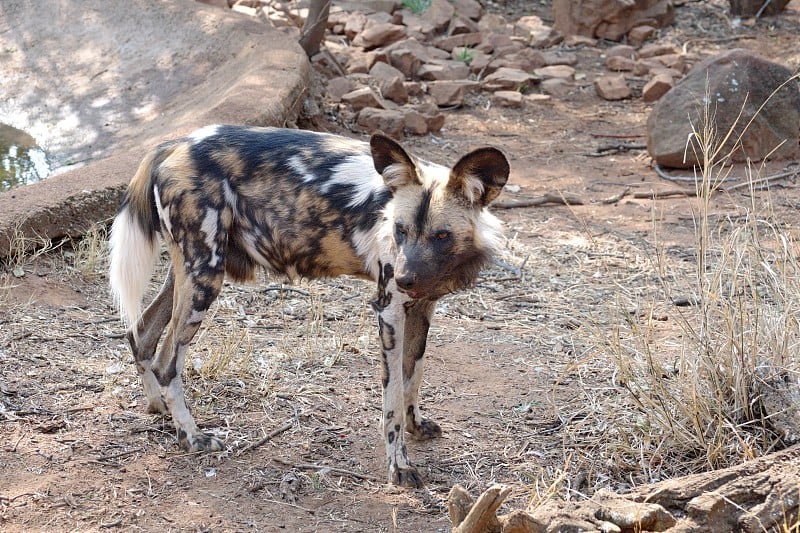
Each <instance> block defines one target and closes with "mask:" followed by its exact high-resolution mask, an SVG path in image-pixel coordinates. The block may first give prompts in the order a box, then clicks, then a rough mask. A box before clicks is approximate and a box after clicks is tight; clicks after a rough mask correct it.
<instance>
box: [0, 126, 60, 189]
mask: <svg viewBox="0 0 800 533" xmlns="http://www.w3.org/2000/svg"><path fill="white" fill-rule="evenodd" d="M50 171H51V163H50V160H49V157H48V155H47V152H45V151H44V150H42V149H41V148H40V147H39V146H38V145H37V144H36V141H35V140H34V138H33V137H31V136H30V135H28V134H27V133H25V132H24V131H22V130H19V129H17V128H13V127H11V126H8V125H6V124H2V123H0V191H7V190H8V189H11V188H13V187H19V186H21V185H26V184H28V183H33V182H34V181H39V180H42V179H44V178H46V177H47V176H48V175H49V174H50Z"/></svg>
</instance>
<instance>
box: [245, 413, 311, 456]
mask: <svg viewBox="0 0 800 533" xmlns="http://www.w3.org/2000/svg"><path fill="white" fill-rule="evenodd" d="M298 417H299V415H298V416H295V417H293V418H292V419H291V420H287V421H286V423H285V424H283V425H282V426H281V427H279V428H277V429H273V430H272V431H271V432H270V433H268V434H266V435H264V436H263V437H262V438H261V439H259V440H257V441H256V442H253V443H251V444H248V445H247V446H245V447H244V448H242V449H241V450H239V452H238V453H237V454H236V455H237V456H239V455H242V454H244V453H246V452H249V451H251V450H254V449H256V448H258V447H259V446H263V445H264V444H266V443H268V442H269V441H271V440H272V439H274V438H275V437H277V436H278V435H280V434H281V433H283V432H285V431H289V430H290V429H291V428H292V426H293V425H294V422H295V420H297V418H298Z"/></svg>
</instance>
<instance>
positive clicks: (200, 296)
mask: <svg viewBox="0 0 800 533" xmlns="http://www.w3.org/2000/svg"><path fill="white" fill-rule="evenodd" d="M170 252H171V255H172V265H173V277H174V281H173V283H174V296H173V299H172V300H173V301H172V321H171V322H170V324H169V327H168V328H167V334H166V336H165V338H164V342H163V343H162V345H161V349H160V350H159V352H158V356H157V357H156V358H155V359H153V361H152V365H151V369H152V372H153V375H154V376H155V378H156V381H157V382H158V385H159V388H160V390H161V394H162V396H163V397H164V401H165V402H166V405H167V408H168V410H169V413H170V414H171V415H172V420H173V422H174V424H175V428H176V430H177V433H178V442H179V443H180V445H181V447H183V448H184V449H185V450H187V451H192V452H193V451H218V450H221V449H222V448H223V447H224V445H223V443H222V441H221V440H220V439H218V438H216V437H214V436H212V435H207V434H204V433H202V432H200V430H199V429H198V427H197V424H196V423H195V421H194V417H192V414H191V412H190V411H189V408H188V407H187V405H186V398H185V395H184V390H183V378H182V373H183V368H184V363H185V358H186V349H187V348H188V346H189V343H190V342H191V340H192V338H193V337H194V336H195V334H196V333H197V330H198V329H200V323H201V322H202V320H203V317H204V316H205V314H206V312H207V311H208V308H209V307H210V306H211V304H212V303H213V302H214V300H215V299H216V298H217V296H218V295H219V292H220V290H221V289H222V281H223V279H224V277H225V268H224V260H223V259H222V258H220V257H219V256H212V258H208V257H206V256H203V257H202V258H200V257H198V256H197V255H195V256H194V261H193V262H191V263H190V262H188V261H186V260H185V259H184V257H186V255H185V254H184V253H183V252H182V251H180V250H179V249H178V247H177V246H175V245H174V244H173V245H172V246H171V248H170ZM212 262H213V264H212ZM188 268H191V272H187V269H188Z"/></svg>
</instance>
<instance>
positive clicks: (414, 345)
mask: <svg viewBox="0 0 800 533" xmlns="http://www.w3.org/2000/svg"><path fill="white" fill-rule="evenodd" d="M435 307H436V302H435V301H433V302H432V301H428V300H417V301H414V302H409V303H408V304H406V308H405V309H406V321H405V331H404V336H405V339H404V342H403V395H404V398H405V402H404V406H405V409H406V431H408V432H409V433H411V434H412V435H414V436H415V437H416V438H418V439H424V440H427V439H432V438H435V437H440V436H441V435H442V428H440V427H439V425H438V424H437V423H436V422H434V421H433V420H430V419H428V418H423V417H422V414H421V413H420V410H419V386H420V384H421V383H422V370H423V363H424V357H425V346H426V344H427V341H428V329H429V328H430V325H431V317H432V316H433V310H434V308H435Z"/></svg>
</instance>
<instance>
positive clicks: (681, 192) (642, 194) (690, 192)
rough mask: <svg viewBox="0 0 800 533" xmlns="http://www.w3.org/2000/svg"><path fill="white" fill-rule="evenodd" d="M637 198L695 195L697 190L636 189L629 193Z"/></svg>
mask: <svg viewBox="0 0 800 533" xmlns="http://www.w3.org/2000/svg"><path fill="white" fill-rule="evenodd" d="M631 196H632V197H633V198H637V199H648V200H663V199H664V198H672V197H673V196H692V197H693V196H697V191H695V190H692V189H669V190H666V191H637V192H635V193H633V194H632V195H631Z"/></svg>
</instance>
